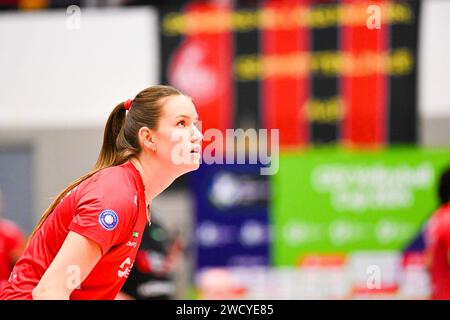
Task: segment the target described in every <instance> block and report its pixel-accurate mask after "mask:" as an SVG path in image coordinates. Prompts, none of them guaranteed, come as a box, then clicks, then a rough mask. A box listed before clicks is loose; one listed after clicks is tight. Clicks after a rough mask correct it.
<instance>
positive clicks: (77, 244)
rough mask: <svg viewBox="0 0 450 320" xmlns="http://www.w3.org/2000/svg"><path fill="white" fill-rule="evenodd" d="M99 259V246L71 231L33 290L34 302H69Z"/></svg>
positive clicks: (100, 253)
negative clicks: (74, 291) (71, 295)
mask: <svg viewBox="0 0 450 320" xmlns="http://www.w3.org/2000/svg"><path fill="white" fill-rule="evenodd" d="M101 257H102V251H101V247H100V245H99V244H98V243H97V242H95V241H93V240H91V239H88V238H86V237H84V236H82V235H80V234H78V233H76V232H73V231H70V232H69V233H68V235H67V237H66V239H65V241H64V243H63V245H62V246H61V249H60V250H59V252H58V254H57V255H56V257H55V259H54V260H53V262H52V263H51V264H50V266H49V267H48V269H47V271H45V273H44V275H43V276H42V278H41V280H40V281H39V283H38V285H37V286H36V288H34V290H33V293H32V295H33V299H35V300H68V299H69V297H70V294H71V293H72V291H73V290H74V289H75V288H76V287H77V286H79V285H80V284H81V283H82V282H83V281H84V280H85V279H86V277H87V276H88V275H89V273H90V272H91V271H92V269H93V268H94V266H95V265H96V264H97V262H98V261H99V260H100V258H101Z"/></svg>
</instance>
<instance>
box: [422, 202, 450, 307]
mask: <svg viewBox="0 0 450 320" xmlns="http://www.w3.org/2000/svg"><path fill="white" fill-rule="evenodd" d="M425 239H426V245H427V253H428V256H429V257H430V258H431V260H430V262H431V265H430V278H431V298H432V299H436V300H444V299H445V300H449V299H450V263H449V257H450V205H448V204H447V205H444V206H442V207H441V208H440V209H439V210H438V211H436V212H435V213H434V214H433V216H432V217H431V219H430V221H429V222H428V225H427V230H426V238H425Z"/></svg>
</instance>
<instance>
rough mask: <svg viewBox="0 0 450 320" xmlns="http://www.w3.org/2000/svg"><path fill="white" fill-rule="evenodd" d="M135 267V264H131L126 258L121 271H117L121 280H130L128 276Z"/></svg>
mask: <svg viewBox="0 0 450 320" xmlns="http://www.w3.org/2000/svg"><path fill="white" fill-rule="evenodd" d="M132 267H133V264H132V263H131V259H130V258H126V259H125V260H124V262H122V264H121V265H120V268H119V270H118V271H117V275H118V276H119V277H120V278H124V277H125V278H128V275H129V274H130V271H131V268H132Z"/></svg>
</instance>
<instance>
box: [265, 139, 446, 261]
mask: <svg viewBox="0 0 450 320" xmlns="http://www.w3.org/2000/svg"><path fill="white" fill-rule="evenodd" d="M279 161H280V162H279V171H278V173H277V174H276V175H274V176H273V181H272V182H273V198H272V199H273V202H272V219H273V221H272V222H273V228H274V230H273V231H274V237H273V242H272V243H273V248H272V249H273V250H272V254H273V263H274V265H275V266H298V265H299V264H300V263H301V259H302V258H303V257H305V256H307V255H311V254H319V255H321V254H348V253H351V252H355V251H400V250H402V249H403V248H404V246H406V245H407V244H408V243H409V242H410V241H411V239H412V238H413V237H414V236H415V235H416V234H417V233H418V232H419V231H420V228H421V226H422V224H423V223H424V222H425V221H426V220H427V218H428V217H429V216H430V214H431V213H432V212H433V210H435V208H436V207H437V196H436V185H437V182H438V178H439V174H440V172H441V171H442V170H443V169H444V167H446V166H448V165H450V149H445V150H443V149H440V150H437V149H436V150H434V149H433V150H431V149H420V148H413V147H411V148H391V149H387V150H380V151H365V152H361V151H349V150H344V149H339V148H326V149H312V150H306V151H302V152H296V153H282V154H281V155H280V160H279Z"/></svg>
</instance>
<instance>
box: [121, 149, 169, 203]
mask: <svg viewBox="0 0 450 320" xmlns="http://www.w3.org/2000/svg"><path fill="white" fill-rule="evenodd" d="M145 157H146V156H145V155H142V154H141V155H140V156H138V157H134V158H131V159H130V161H131V163H132V164H134V166H135V167H136V169H137V170H138V171H139V173H140V174H141V177H142V181H143V183H144V188H145V193H146V195H147V198H148V200H149V201H150V203H151V202H152V200H153V199H154V198H155V197H156V196H158V195H159V194H160V193H161V192H163V191H164V190H165V189H166V188H167V187H169V186H170V184H171V183H172V182H173V181H174V180H175V179H176V178H177V177H178V176H177V175H176V174H170V172H168V170H167V169H165V168H162V167H161V165H159V163H158V161H156V160H154V159H151V158H150V157H149V156H147V158H145Z"/></svg>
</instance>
